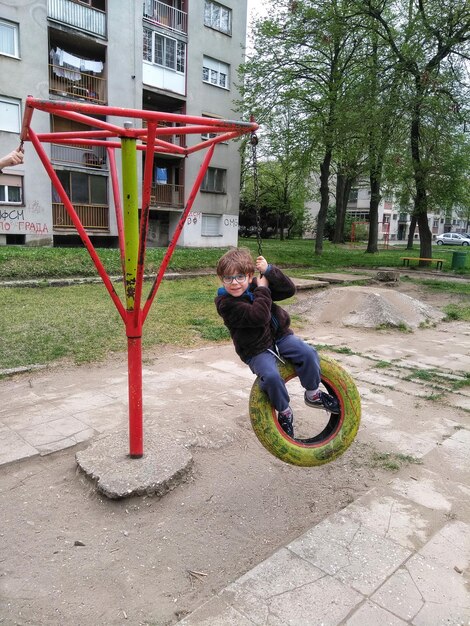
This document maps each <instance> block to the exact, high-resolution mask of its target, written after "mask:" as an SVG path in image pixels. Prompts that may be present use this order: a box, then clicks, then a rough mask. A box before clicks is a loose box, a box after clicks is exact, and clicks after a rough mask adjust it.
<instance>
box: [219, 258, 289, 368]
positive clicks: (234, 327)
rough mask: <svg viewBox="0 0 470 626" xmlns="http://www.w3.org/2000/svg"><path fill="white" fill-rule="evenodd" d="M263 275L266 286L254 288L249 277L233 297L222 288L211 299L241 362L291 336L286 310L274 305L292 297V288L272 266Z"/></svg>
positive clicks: (277, 269)
mask: <svg viewBox="0 0 470 626" xmlns="http://www.w3.org/2000/svg"><path fill="white" fill-rule="evenodd" d="M265 276H266V278H267V279H268V281H269V288H268V287H258V281H257V279H256V278H253V281H252V283H251V284H250V286H249V288H248V289H247V291H246V292H245V293H244V294H243V295H242V296H239V297H237V298H235V297H234V296H231V295H230V294H229V293H228V292H227V291H226V290H225V289H224V288H221V289H219V292H218V295H217V297H216V299H215V306H216V307H217V312H218V314H219V315H220V316H221V317H222V319H223V320H224V324H225V326H226V327H227V328H228V329H229V331H230V335H231V337H232V341H233V344H234V346H235V351H236V352H237V354H238V356H239V357H240V358H241V360H242V361H247V360H248V359H249V358H251V357H253V356H255V355H257V354H260V352H264V350H267V349H268V348H272V347H273V345H274V342H275V340H277V339H280V338H281V337H283V336H284V335H292V334H293V331H292V330H291V329H290V317H289V314H288V313H287V311H285V310H284V309H282V308H281V307H280V306H278V305H277V304H275V303H274V300H285V299H286V298H290V297H291V296H293V295H294V294H295V285H294V283H293V282H292V281H291V279H290V278H288V277H287V276H286V275H285V274H283V273H282V272H281V270H280V269H279V268H278V267H276V266H275V265H269V266H268V269H267V271H266V272H265Z"/></svg>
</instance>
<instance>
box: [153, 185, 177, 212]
mask: <svg viewBox="0 0 470 626" xmlns="http://www.w3.org/2000/svg"><path fill="white" fill-rule="evenodd" d="M150 206H152V207H161V206H165V207H178V208H179V207H181V208H182V207H184V185H167V184H164V185H152V190H151V192H150Z"/></svg>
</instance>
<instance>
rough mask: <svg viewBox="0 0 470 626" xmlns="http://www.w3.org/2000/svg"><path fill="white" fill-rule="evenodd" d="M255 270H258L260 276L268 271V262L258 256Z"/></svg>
mask: <svg viewBox="0 0 470 626" xmlns="http://www.w3.org/2000/svg"><path fill="white" fill-rule="evenodd" d="M256 269H257V270H258V272H260V273H261V274H264V272H265V271H266V270H267V269H268V262H267V261H266V259H265V258H264V256H259V257H258V258H257V259H256Z"/></svg>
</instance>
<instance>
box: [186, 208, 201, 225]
mask: <svg viewBox="0 0 470 626" xmlns="http://www.w3.org/2000/svg"><path fill="white" fill-rule="evenodd" d="M201 217H202V213H201V212H200V211H199V212H196V211H191V212H190V213H188V217H187V218H186V225H187V226H191V225H196V224H197V223H198V221H199V220H200V219H201Z"/></svg>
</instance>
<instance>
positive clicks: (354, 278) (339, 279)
mask: <svg viewBox="0 0 470 626" xmlns="http://www.w3.org/2000/svg"><path fill="white" fill-rule="evenodd" d="M308 277H309V278H316V279H317V280H321V281H326V282H327V283H331V284H354V283H369V282H370V281H371V280H372V276H370V275H369V274H346V273H340V272H334V273H331V274H328V273H326V272H325V273H323V274H309V275H308Z"/></svg>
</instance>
